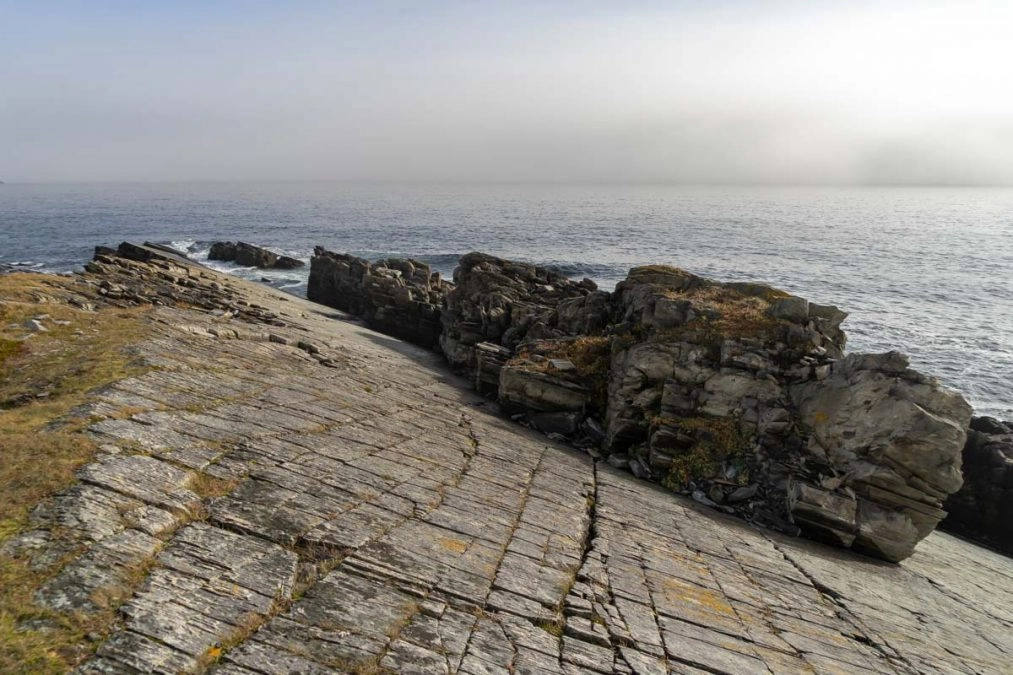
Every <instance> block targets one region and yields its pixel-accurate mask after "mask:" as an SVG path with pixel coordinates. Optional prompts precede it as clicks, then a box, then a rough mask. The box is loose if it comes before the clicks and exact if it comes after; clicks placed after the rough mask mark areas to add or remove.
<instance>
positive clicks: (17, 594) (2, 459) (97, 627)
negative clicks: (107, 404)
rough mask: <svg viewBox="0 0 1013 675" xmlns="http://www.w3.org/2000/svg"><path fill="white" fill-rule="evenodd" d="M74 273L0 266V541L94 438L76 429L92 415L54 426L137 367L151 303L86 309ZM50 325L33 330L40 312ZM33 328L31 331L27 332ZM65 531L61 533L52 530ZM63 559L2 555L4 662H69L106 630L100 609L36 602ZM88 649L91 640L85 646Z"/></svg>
mask: <svg viewBox="0 0 1013 675" xmlns="http://www.w3.org/2000/svg"><path fill="white" fill-rule="evenodd" d="M78 283H80V282H79V281H77V280H75V279H72V278H65V277H51V276H43V275H33V274H11V275H5V276H0V297H2V298H3V302H2V303H0V504H3V510H2V512H0V543H2V542H3V541H5V540H7V539H9V538H10V537H11V536H13V535H14V534H16V533H18V532H19V531H21V530H22V529H23V528H24V526H25V524H26V522H27V517H28V513H29V511H30V510H31V508H32V507H33V506H34V505H35V504H37V503H38V502H40V501H42V500H43V499H45V498H46V497H48V496H49V495H51V494H53V493H54V492H56V491H58V490H60V489H62V488H65V487H67V486H68V485H70V484H71V483H73V482H74V480H75V477H74V472H75V471H76V469H77V468H78V467H80V466H81V465H82V464H84V463H86V462H87V461H89V459H91V457H92V456H93V455H94V453H95V450H96V448H95V445H94V443H92V442H91V440H90V439H88V438H87V437H86V436H84V435H82V434H80V433H78V432H79V431H80V427H81V426H83V424H84V423H85V422H86V421H87V420H77V421H76V422H74V423H70V424H65V425H62V426H61V427H60V428H58V429H56V428H53V426H52V423H53V422H54V420H58V419H60V418H63V417H65V416H66V415H67V414H68V413H69V412H70V411H71V410H72V409H73V408H75V407H76V406H78V405H80V404H81V403H83V402H84V401H85V400H86V396H85V395H86V393H87V392H88V391H90V390H92V389H95V388H97V387H101V386H104V385H107V384H109V383H111V382H114V381H116V380H119V379H121V378H124V377H128V376H130V375H132V374H136V373H139V372H140V371H141V367H140V366H139V365H137V364H136V363H134V362H133V361H134V360H133V359H132V356H131V354H130V353H129V347H130V346H131V345H132V344H135V343H136V342H138V341H139V339H140V338H141V336H142V335H143V334H144V331H145V324H144V321H143V319H142V314H143V312H144V310H142V309H135V310H122V309H106V310H102V311H100V312H87V311H84V310H82V309H80V308H78V307H75V306H73V305H71V304H69V303H68V302H66V300H67V299H68V298H72V297H80V295H79V293H78V289H77V288H75V285H76V284H78ZM42 315H49V316H48V318H47V319H43V320H41V322H42V324H43V325H44V326H45V327H46V328H47V329H48V330H46V331H39V332H32V331H30V330H29V329H28V328H26V322H27V321H29V320H30V319H32V318H33V317H38V316H42ZM29 334H30V335H32V337H31V338H27V339H26V338H25V336H26V335H29ZM54 534H58V533H54ZM59 567H60V565H59V564H57V565H54V566H52V567H51V568H49V569H47V570H35V569H32V568H30V567H29V565H28V564H27V562H26V561H23V560H17V559H12V558H10V557H8V556H2V555H0V672H4V673H48V672H65V671H66V670H67V669H68V668H69V667H70V666H72V665H73V664H74V663H75V662H76V661H77V660H79V659H80V658H81V657H82V656H83V654H82V651H81V650H82V648H81V647H80V645H82V644H87V640H86V636H87V635H88V634H89V633H92V634H95V633H97V632H100V631H101V630H102V627H103V626H105V625H107V624H108V623H109V622H110V620H111V613H112V609H111V608H110V609H109V610H108V612H102V613H100V615H98V616H91V617H86V616H82V615H61V614H57V613H55V612H50V611H46V610H42V609H40V608H38V607H36V606H35V605H34V604H33V602H32V595H33V593H34V590H35V589H36V588H38V587H39V585H41V584H42V583H43V582H44V581H45V579H46V578H48V577H49V576H50V575H52V574H54V573H55V572H56V571H57V570H58V569H59ZM85 649H86V648H85Z"/></svg>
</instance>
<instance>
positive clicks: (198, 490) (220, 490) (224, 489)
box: [190, 471, 239, 499]
mask: <svg viewBox="0 0 1013 675" xmlns="http://www.w3.org/2000/svg"><path fill="white" fill-rule="evenodd" d="M237 485H239V481H238V480H236V479H235V478H216V477H215V476H212V475H210V474H207V473H204V472H203V471H202V472H200V473H198V474H197V475H196V477H195V478H194V479H193V480H192V481H190V489H191V490H193V492H194V493H195V494H196V495H197V496H199V497H200V498H201V499H215V498H217V497H224V496H225V495H227V494H229V493H230V492H232V491H233V490H235V489H236V486H237Z"/></svg>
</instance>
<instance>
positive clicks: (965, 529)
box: [942, 417, 1013, 554]
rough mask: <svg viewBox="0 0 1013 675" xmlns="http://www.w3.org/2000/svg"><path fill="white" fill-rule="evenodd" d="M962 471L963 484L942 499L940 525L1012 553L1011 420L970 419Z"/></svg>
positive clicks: (1012, 445) (1012, 481)
mask: <svg viewBox="0 0 1013 675" xmlns="http://www.w3.org/2000/svg"><path fill="white" fill-rule="evenodd" d="M963 473H964V485H963V487H962V488H961V489H960V491H959V492H957V493H956V494H954V495H951V496H950V498H949V499H948V500H947V501H946V505H945V508H946V510H947V511H949V513H950V515H949V516H948V517H947V518H946V520H944V521H943V523H942V527H943V529H945V530H949V531H951V532H955V533H957V534H961V535H963V536H966V537H969V538H971V539H975V540H977V541H981V542H984V543H986V544H989V545H991V546H994V547H996V548H998V549H1000V550H1002V551H1004V552H1006V553H1008V554H1013V424H1010V423H1009V422H1000V421H999V420H996V419H993V418H991V417H976V418H974V419H973V420H971V430H970V431H969V432H968V434H967V443H966V444H965V445H964V451H963Z"/></svg>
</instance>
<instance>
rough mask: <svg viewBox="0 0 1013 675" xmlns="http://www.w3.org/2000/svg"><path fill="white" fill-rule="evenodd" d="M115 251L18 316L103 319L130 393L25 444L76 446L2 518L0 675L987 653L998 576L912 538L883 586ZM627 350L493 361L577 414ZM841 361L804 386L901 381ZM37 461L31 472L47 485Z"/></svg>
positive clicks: (134, 252)
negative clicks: (80, 460) (130, 328)
mask: <svg viewBox="0 0 1013 675" xmlns="http://www.w3.org/2000/svg"><path fill="white" fill-rule="evenodd" d="M120 251H122V254H121V253H120V252H118V251H106V252H104V253H100V256H101V259H100V260H97V261H95V262H94V263H93V264H92V265H90V267H91V268H92V271H88V272H86V273H84V274H81V275H75V276H74V277H73V278H63V277H60V278H59V283H54V284H53V285H51V286H49V289H50V290H47V292H46V294H45V295H46V297H45V298H40V299H39V300H38V302H37V304H36V305H35V306H34V307H33V308H31V310H30V312H31V314H36V315H37V314H39V313H42V312H44V311H52V310H53V309H55V308H56V307H57V306H58V305H57V303H63V302H71V303H74V305H75V306H82V307H83V306H84V305H88V306H89V307H92V309H89V310H87V312H86V313H88V314H91V313H92V312H95V313H97V314H98V315H99V316H103V315H105V316H110V317H111V316H114V315H116V314H121V313H123V312H122V310H121V308H126V307H129V308H131V309H132V311H130V312H127V313H129V314H131V315H133V316H134V317H135V319H136V321H138V322H141V325H142V326H143V329H142V330H140V331H139V334H138V335H137V337H136V340H135V341H134V342H133V343H132V344H131V345H130V347H129V350H128V355H129V357H130V358H131V360H132V361H133V362H134V363H135V364H136V368H135V369H133V370H132V372H131V373H130V375H129V376H128V377H125V378H124V379H120V380H118V381H116V382H114V383H112V384H110V385H108V386H104V387H100V388H97V389H93V390H91V391H90V392H88V393H87V394H86V395H85V400H84V401H82V402H81V403H82V404H83V405H82V406H81V407H79V408H75V409H74V410H73V411H72V412H71V413H70V415H71V417H70V418H69V419H68V418H65V417H64V418H60V419H58V420H54V421H53V422H54V424H55V425H60V424H61V423H66V422H73V425H71V426H70V427H67V426H66V424H64V427H65V428H63V429H62V430H61V431H59V432H57V433H58V436H57V437H56V438H51V439H50V440H49V441H47V440H46V438H47V436H50V434H51V433H52V432H49V431H45V430H44V431H41V432H40V433H39V442H40V446H42V447H45V446H43V444H48V443H54V442H57V443H66V442H67V440H68V439H76V438H77V437H78V436H79V435H80V436H81V439H82V440H86V439H91V440H92V441H94V444H95V447H94V450H95V451H96V455H95V456H94V457H92V458H90V459H88V460H87V461H86V462H85V463H84V464H83V465H82V466H80V468H79V469H78V471H77V480H76V481H74V482H72V484H67V485H65V487H64V488H62V489H60V490H59V491H58V492H57V493H56V494H53V495H52V496H51V497H50V498H47V499H44V500H42V501H41V503H39V504H38V505H37V506H36V508H35V509H33V510H32V511H31V513H30V514H27V515H26V516H24V517H23V518H22V519H21V521H18V520H14V521H12V520H11V519H10V517H9V516H10V514H9V513H8V512H7V511H5V512H4V518H5V521H4V532H3V534H2V535H0V563H2V564H3V569H4V572H5V575H6V576H5V580H6V579H7V578H10V575H12V574H13V575H14V579H16V580H24V581H25V583H24V584H23V587H20V586H21V585H20V584H19V587H18V588H14V587H13V584H8V586H11V587H10V588H8V587H6V586H5V587H4V589H3V593H2V594H0V595H3V596H4V600H5V601H6V602H7V603H8V604H7V607H11V600H10V599H14V600H15V601H17V602H18V604H17V605H16V606H13V610H14V611H8V612H6V613H5V614H4V617H3V621H4V624H3V626H2V628H3V632H2V635H3V639H0V671H3V672H33V673H34V672H67V671H72V672H75V673H81V674H82V675H83V674H89V675H90V674H95V675H97V674H100V673H214V674H215V675H226V674H228V675H284V674H287V673H307V674H309V673H321V674H322V673H335V672H340V673H402V672H403V673H446V674H447V675H454V674H460V675H476V674H480V673H538V674H539V675H542V674H545V675H574V674H576V673H589V674H592V675H593V674H595V673H621V674H632V673H637V674H653V673H703V672H707V673H819V674H823V673H936V672H947V673H999V672H1007V671H1008V670H1009V664H1010V663H1011V662H1013V642H1011V640H1010V635H1011V634H1013V633H1011V625H1013V621H1011V617H1010V610H1009V608H1010V606H1013V560H1010V559H1008V558H1004V557H1002V556H998V555H993V554H991V553H990V552H989V551H984V550H982V549H980V548H978V547H976V546H973V545H971V544H969V543H967V542H964V541H961V540H960V539H957V538H955V537H951V536H948V535H946V534H943V533H933V534H932V535H930V536H929V537H927V538H926V540H925V541H923V542H922V543H921V544H920V545H919V547H918V551H917V552H916V553H915V555H914V556H912V557H911V558H910V559H909V560H907V561H905V562H904V563H903V564H902V565H897V566H893V565H885V564H882V563H880V562H879V561H876V560H871V559H868V558H863V557H861V556H858V555H853V554H851V553H849V552H847V551H842V550H834V549H830V548H828V547H825V546H822V545H820V544H818V543H815V542H811V541H806V540H804V539H800V538H790V537H785V536H782V535H780V534H778V533H776V532H771V531H770V530H769V529H763V528H757V527H749V526H747V525H746V524H745V523H743V522H742V521H741V520H737V519H734V518H731V517H728V516H726V515H724V514H722V513H719V512H717V511H715V510H714V509H706V508H701V507H700V506H699V504H697V503H694V502H693V501H692V500H690V499H687V498H684V497H682V496H680V495H678V494H672V493H669V492H667V491H666V490H663V489H657V486H655V485H651V484H649V483H646V482H644V481H641V480H637V479H635V478H634V477H633V476H632V475H630V474H629V473H627V472H625V471H619V470H617V469H615V468H614V467H612V466H610V465H609V464H610V463H612V462H614V461H615V458H616V457H617V456H619V455H621V454H623V453H620V452H618V451H616V452H613V453H612V454H611V455H609V457H608V460H609V461H608V462H606V461H604V460H603V459H596V457H595V456H589V454H585V453H579V452H576V451H574V450H573V448H571V447H567V446H565V445H563V444H561V443H558V442H556V441H554V440H553V439H552V438H548V437H546V436H545V435H543V434H540V433H536V432H534V431H532V430H530V429H526V428H523V427H522V426H520V425H516V424H510V423H509V422H507V421H505V420H504V419H502V417H501V416H500V415H498V414H496V411H495V406H493V405H489V404H488V403H489V402H488V401H487V400H485V399H483V398H482V397H480V396H478V395H475V394H473V393H469V392H468V391H466V390H465V389H464V388H463V387H462V386H460V384H459V383H458V382H456V381H455V379H454V378H448V377H446V369H445V368H444V367H443V363H442V358H441V357H439V356H437V355H436V354H435V353H432V352H429V351H427V350H424V349H416V348H413V347H410V346H406V345H397V348H392V346H393V345H392V344H390V343H391V342H392V341H390V340H377V339H376V335H374V334H371V333H370V332H369V331H367V330H365V329H363V328H362V327H361V326H358V325H353V324H351V323H349V322H345V321H334V320H333V319H332V318H331V315H333V311H327V310H326V309H325V308H322V307H321V306H319V305H317V304H314V303H311V302H308V301H306V300H304V299H302V298H298V297H294V296H290V295H286V294H284V293H282V292H279V291H277V290H276V289H273V288H270V287H268V286H264V285H261V284H255V283H251V282H248V281H246V280H244V279H241V278H236V277H229V276H227V275H223V274H220V273H218V272H215V271H214V270H209V269H205V268H200V267H199V266H197V265H196V264H193V263H190V262H187V261H185V260H183V259H181V258H179V257H178V256H173V255H172V254H170V253H165V252H158V251H157V249H154V248H152V247H132V246H124V247H121V248H120ZM124 254H126V255H128V256H129V257H128V258H124V257H123V256H124ZM660 286H663V284H658V285H656V287H660ZM114 289H115V290H114ZM103 290H105V291H106V292H105V293H102V292H101V291H103ZM641 290H644V289H641ZM651 293H652V294H653V293H654V291H651ZM646 295H650V294H645V296H646ZM689 296H691V294H686V296H684V297H683V299H688V300H691V301H692V302H693V303H694V304H697V303H698V302H699V303H703V302H704V299H703V298H700V299H694V298H692V297H689ZM4 300H5V301H6V300H8V298H6V297H5V298H4ZM177 300H178V301H177ZM230 304H231V306H230ZM655 304H657V303H655ZM662 304H664V303H662ZM234 309H235V310H236V311H239V312H240V313H239V314H237V315H233V316H229V314H230V313H231V312H232V311H233V310H234ZM701 309H702V307H701ZM693 311H694V312H696V311H697V310H696V309H694V310H693ZM810 311H812V310H811V306H810ZM687 314H688V312H687ZM610 317H611V315H610ZM795 318H796V319H797V321H795V320H793V321H789V322H788V323H789V324H791V325H799V323H798V322H799V321H801V318H802V314H801V312H799V313H797V314H795ZM715 320H718V319H715ZM610 321H611V318H610ZM110 323H112V322H110ZM279 324H282V325H279ZM99 325H101V323H100V324H99ZM784 329H785V330H791V328H790V326H788V325H786V326H785V327H784ZM669 330H670V329H669ZM16 332H17V333H22V332H23V329H22V328H17V329H16ZM53 332H56V331H55V330H54V331H53ZM831 332H832V331H831V330H830V328H829V327H824V328H823V329H821V333H822V334H823V335H829V334H830V333H831ZM667 335H669V336H670V335H671V334H667ZM50 337H52V335H50ZM654 337H656V338H658V337H661V338H664V339H665V340H667V339H668V337H667V336H666V335H661V336H658V335H655V336H654ZM42 339H47V338H43V337H42V336H36V337H35V338H32V340H33V341H38V340H42ZM66 339H67V340H77V339H86V338H78V337H76V336H74V334H73V333H69V332H68V334H67V336H66ZM701 339H702V338H701ZM821 339H822V338H821ZM649 341H650V335H649V334H648V333H646V332H645V334H644V335H643V336H638V335H631V334H629V333H627V332H626V331H625V330H624V329H623V327H622V326H616V327H615V329H614V331H612V332H609V330H605V331H602V332H601V334H599V335H592V336H582V337H571V338H552V339H547V340H542V341H538V340H529V341H525V342H522V343H520V344H519V345H518V348H517V353H516V354H515V355H514V357H516V358H518V359H522V360H524V361H528V362H530V363H531V364H532V366H531V372H532V373H540V374H541V375H544V378H542V377H532V378H529V380H528V381H531V382H534V381H544V382H547V383H563V382H568V383H572V384H576V385H579V386H581V387H582V388H583V389H584V390H586V393H582V394H581V396H582V397H583V398H582V401H586V405H587V406H588V410H590V411H592V412H591V415H597V414H598V413H596V412H594V411H595V410H596V408H595V407H594V406H595V405H598V404H600V402H601V401H604V400H606V396H607V394H608V390H607V388H606V389H605V390H602V389H600V388H599V384H600V383H602V382H603V380H602V379H601V378H600V377H599V376H600V374H601V373H605V375H606V376H607V375H608V373H609V372H611V370H610V369H609V368H608V367H607V366H608V362H609V361H610V360H611V357H612V349H613V347H614V348H615V349H616V350H627V351H632V350H634V348H635V344H637V343H638V342H643V343H647V342H649ZM56 344H59V343H58V342H57V343H56ZM483 344H484V345H485V346H481V347H480V346H476V350H477V351H482V352H484V351H486V350H490V349H491V348H490V347H489V345H492V343H491V342H490V343H483ZM656 344H666V343H665V342H664V341H662V342H656ZM776 346H777V341H775V342H773V347H776ZM498 348H499V349H504V350H505V349H507V348H506V347H502V346H499V347H498ZM48 349H49V348H48V347H47V352H40V353H39V354H38V356H39V358H43V359H44V358H47V355H48V353H49V352H48ZM761 349H766V347H763V348H761V347H760V346H758V345H754V347H753V351H754V352H755V351H756V350H761ZM784 349H785V350H787V349H788V347H787V346H785V348H784ZM492 351H495V350H492ZM778 353H779V352H778ZM328 355H329V359H328V360H322V359H323V357H325V356H328ZM761 355H762V354H761ZM719 356H720V355H719ZM729 356H730V355H729ZM603 359H604V360H605V361H606V368H604V369H602V368H601V363H600V361H601V360H603ZM737 362H742V363H752V362H753V360H752V359H751V358H749V357H742V358H739V359H738V361H737ZM625 363H627V362H626V361H625V360H624V364H625ZM838 363H841V362H837V363H834V364H831V365H832V368H831V369H830V371H834V372H827V373H826V377H824V379H823V380H817V381H821V382H822V381H830V380H833V379H834V378H836V377H840V378H842V379H841V381H842V382H843V381H845V380H847V381H849V382H850V381H852V380H853V379H854V378H856V377H859V376H861V377H866V378H871V379H877V378H879V377H880V376H883V377H886V378H888V379H894V378H899V379H901V380H903V379H904V378H905V377H907V376H906V375H904V372H905V371H900V372H901V374H900V375H897V372H898V369H899V362H897V361H896V359H894V357H892V356H891V357H888V358H885V360H883V361H879V362H878V361H874V362H866V361H860V362H859V363H854V364H851V365H850V366H847V367H845V366H843V365H841V366H838ZM328 364H329V365H328ZM518 365H519V364H518ZM644 365H645V367H646V365H647V363H646V362H644ZM822 365H825V364H822V363H819V361H817V363H815V364H808V365H807V366H806V367H807V368H812V369H814V370H815V369H816V368H820V367H821V366H822ZM859 366H862V367H859ZM673 367H674V361H673ZM701 367H703V366H701ZM726 367H727V368H731V367H730V366H721V368H726ZM838 367H840V368H841V370H840V372H836V370H837V368H838ZM884 368H885V369H886V370H887V371H888V372H883V370H884ZM737 369H738V370H743V369H742V368H737ZM503 370H504V372H505V371H506V370H507V369H506V368H504V369H503ZM518 372H519V371H518ZM674 372H675V371H673V378H672V379H674ZM719 372H720V371H719ZM743 372H745V371H744V370H743ZM757 372H759V371H757ZM819 372H821V373H823V372H824V371H819ZM863 373H865V375H863ZM781 376H782V375H781V374H775V379H777V378H778V377H781ZM815 377H816V375H815V373H814V374H813V375H812V376H810V375H809V374H805V376H804V377H803V374H802V373H799V374H798V378H799V379H800V381H805V382H811V381H812V380H814V379H815ZM522 379H523V378H522ZM753 379H758V378H757V377H755V376H754V377H753ZM908 387H909V385H908V384H903V383H901V384H897V385H896V387H894V386H891V390H896V391H903V390H905V389H906V388H908ZM662 389H664V387H662ZM790 389H791V387H790V386H789V390H790ZM517 390H518V388H514V387H511V388H505V389H504V390H503V392H506V391H511V392H513V391H517ZM694 390H700V391H701V392H703V393H710V392H707V390H706V389H704V388H702V387H698V388H695V389H694ZM525 391H526V392H528V393H527V394H526V395H529V396H530V398H531V400H532V401H534V400H540V401H546V402H547V401H548V397H547V396H545V395H542V394H540V393H539V391H538V387H534V386H532V387H527V388H526V389H525ZM644 391H649V389H645V390H644ZM663 393H664V392H663ZM791 393H792V392H789V394H791ZM511 395H512V394H511ZM501 396H504V394H503V393H501ZM701 396H702V394H701ZM645 398H646V396H645ZM556 400H557V401H558V402H560V403H567V399H566V398H565V397H562V395H559V396H557V397H556ZM784 402H785V404H786V409H788V410H789V412H790V413H791V414H792V415H794V414H795V413H792V412H791V406H792V403H791V400H789V399H785V401H784ZM571 403H572V402H571ZM49 405H50V404H48V403H47V404H46V405H45V406H43V408H44V409H49ZM523 405H524V406H527V405H528V403H526V402H525V403H524V404H523ZM699 405H701V406H703V405H715V404H714V403H713V401H711V400H710V399H707V400H706V401H705V400H703V399H701V400H700V401H699ZM919 405H921V404H919ZM571 407H573V406H572V405H571ZM747 408H749V405H744V406H743V409H744V410H745V409H747ZM518 414H519V413H518ZM527 414H528V415H529V417H530V419H532V420H534V419H536V414H537V413H536V412H535V411H534V410H528V412H527ZM700 414H701V415H702V414H703V413H700ZM839 416H840V415H839V411H838V417H839ZM742 417H743V418H745V417H747V415H745V414H744V415H743V416H742ZM733 418H734V412H733V415H732V416H731V417H729V419H733ZM5 419H10V418H5ZM714 419H722V418H714ZM82 427H83V428H82ZM580 427H581V428H580V429H579V430H578V431H577V432H575V436H572V437H576V436H577V435H582V436H586V437H587V439H588V442H591V440H592V439H594V442H595V443H598V444H601V443H603V442H604V440H605V435H604V430H603V429H596V428H595V426H594V425H592V424H590V423H588V421H587V418H585V419H584V420H583V422H582V423H581V425H580ZM72 428H82V429H81V431H80V432H76V431H71V429H72ZM691 431H693V432H694V433H697V432H698V431H699V432H700V433H701V434H702V431H701V430H697V429H692V430H691ZM717 431H720V428H717ZM65 434H67V435H66V436H65ZM2 438H3V440H6V436H4V437H2ZM647 438H648V440H647V441H643V440H641V441H639V442H638V443H637V444H634V445H632V446H630V448H629V449H628V450H627V451H626V453H625V454H627V456H629V455H631V454H634V453H633V451H634V450H635V449H636V447H637V445H640V444H643V443H650V438H651V435H648V437H647ZM844 440H846V439H844ZM821 442H822V443H825V444H826V447H827V448H835V449H836V448H837V447H838V446H836V445H834V443H833V442H832V438H831V437H830V436H827V437H826V438H824V439H823V440H822V441H821ZM595 452H596V453H601V452H604V451H603V450H601V449H600V446H599V449H598V450H595ZM50 457H51V456H50V455H49V454H48V453H44V452H39V453H37V454H36V455H35V456H33V457H32V460H33V461H37V462H38V465H39V466H40V470H43V471H44V470H45V467H46V465H47V463H52V459H50ZM5 469H6V466H5ZM748 488H749V486H748V485H747V486H746V487H745V488H737V490H738V489H744V490H748ZM826 489H829V488H826ZM726 501H728V502H731V498H730V497H729V498H728V500H726ZM6 506H7V505H5V507H6ZM721 506H722V507H723V508H724V507H726V505H724V504H723V505H721ZM11 522H14V527H13V528H12V527H11V525H10V523H11ZM20 570H24V571H23V572H20ZM19 574H20V577H19V576H18V575H19ZM4 609H6V607H5V608H4ZM59 636H63V640H62V642H57V640H58V639H59ZM19 646H27V647H28V650H26V651H19ZM29 650H30V651H29ZM26 652H27V653H28V654H30V655H35V656H37V658H36V659H35V660H29V658H27V657H26V656H25V654H26ZM5 657H6V660H5Z"/></svg>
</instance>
